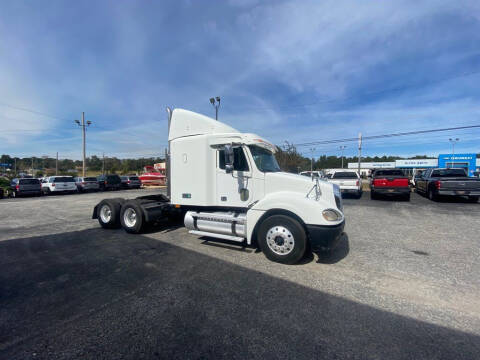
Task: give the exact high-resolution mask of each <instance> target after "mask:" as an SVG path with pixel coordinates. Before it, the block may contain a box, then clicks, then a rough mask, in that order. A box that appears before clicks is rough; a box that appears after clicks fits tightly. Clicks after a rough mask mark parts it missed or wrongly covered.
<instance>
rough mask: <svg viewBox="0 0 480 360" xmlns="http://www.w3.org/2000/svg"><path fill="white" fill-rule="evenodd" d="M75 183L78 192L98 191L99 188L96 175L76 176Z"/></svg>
mask: <svg viewBox="0 0 480 360" xmlns="http://www.w3.org/2000/svg"><path fill="white" fill-rule="evenodd" d="M75 185H76V186H77V190H78V192H84V191H98V190H99V189H100V186H99V185H98V181H97V178H96V177H76V178H75Z"/></svg>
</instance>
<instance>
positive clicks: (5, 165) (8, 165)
mask: <svg viewBox="0 0 480 360" xmlns="http://www.w3.org/2000/svg"><path fill="white" fill-rule="evenodd" d="M10 166H11V165H10V164H0V167H10Z"/></svg>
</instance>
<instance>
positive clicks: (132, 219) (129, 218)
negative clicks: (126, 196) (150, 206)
mask: <svg viewBox="0 0 480 360" xmlns="http://www.w3.org/2000/svg"><path fill="white" fill-rule="evenodd" d="M123 222H124V223H125V225H127V227H134V226H135V224H136V223H137V212H136V211H135V210H134V209H132V208H127V209H126V210H125V212H124V213H123Z"/></svg>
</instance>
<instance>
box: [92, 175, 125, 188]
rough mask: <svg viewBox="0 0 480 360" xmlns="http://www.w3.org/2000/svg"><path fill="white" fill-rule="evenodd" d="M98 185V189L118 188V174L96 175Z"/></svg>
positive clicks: (119, 183) (119, 185) (120, 183)
mask: <svg viewBox="0 0 480 360" xmlns="http://www.w3.org/2000/svg"><path fill="white" fill-rule="evenodd" d="M97 181H98V185H99V186H100V190H103V191H105V190H119V189H120V188H121V187H122V179H120V176H118V175H115V174H112V175H99V176H97Z"/></svg>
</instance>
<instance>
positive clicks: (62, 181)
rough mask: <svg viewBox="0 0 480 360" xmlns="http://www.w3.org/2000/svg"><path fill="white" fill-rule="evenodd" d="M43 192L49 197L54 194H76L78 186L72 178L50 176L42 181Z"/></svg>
mask: <svg viewBox="0 0 480 360" xmlns="http://www.w3.org/2000/svg"><path fill="white" fill-rule="evenodd" d="M42 191H43V193H44V194H46V195H49V194H53V193H63V194H68V193H70V194H71V193H74V192H77V186H76V185H75V180H74V179H73V177H72V176H50V177H46V178H44V179H43V181H42Z"/></svg>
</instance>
